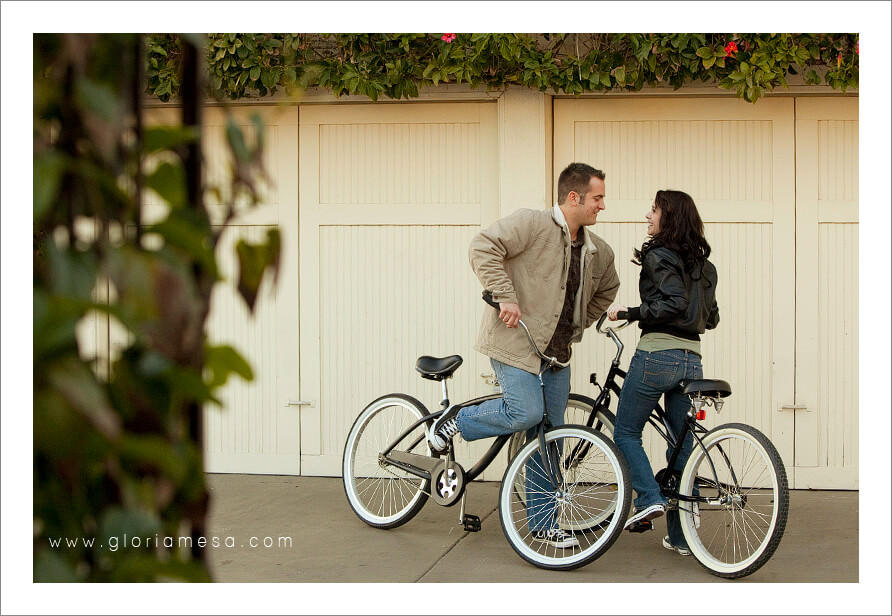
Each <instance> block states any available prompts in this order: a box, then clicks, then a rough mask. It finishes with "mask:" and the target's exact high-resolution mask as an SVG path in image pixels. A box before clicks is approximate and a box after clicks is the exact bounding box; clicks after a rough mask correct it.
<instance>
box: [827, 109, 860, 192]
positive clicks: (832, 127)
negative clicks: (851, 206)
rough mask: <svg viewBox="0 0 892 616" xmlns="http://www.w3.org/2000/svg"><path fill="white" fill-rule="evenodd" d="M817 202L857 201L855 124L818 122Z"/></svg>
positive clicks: (834, 121)
mask: <svg viewBox="0 0 892 616" xmlns="http://www.w3.org/2000/svg"><path fill="white" fill-rule="evenodd" d="M818 169H819V172H818V199H819V200H821V201H857V200H858V122H857V121H843V120H824V121H821V122H818Z"/></svg>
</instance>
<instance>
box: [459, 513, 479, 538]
mask: <svg viewBox="0 0 892 616" xmlns="http://www.w3.org/2000/svg"><path fill="white" fill-rule="evenodd" d="M461 525H462V526H463V527H464V529H465V530H466V531H468V532H469V533H476V532H478V531H479V530H480V517H479V516H476V515H471V514H469V513H466V514H465V515H463V516H462V519H461Z"/></svg>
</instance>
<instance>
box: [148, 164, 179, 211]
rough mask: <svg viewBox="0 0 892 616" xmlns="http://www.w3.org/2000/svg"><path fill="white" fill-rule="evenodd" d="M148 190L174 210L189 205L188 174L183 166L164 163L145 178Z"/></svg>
mask: <svg viewBox="0 0 892 616" xmlns="http://www.w3.org/2000/svg"><path fill="white" fill-rule="evenodd" d="M145 185H146V188H151V189H152V190H153V191H155V192H156V193H157V194H158V196H159V197H161V198H162V199H163V200H164V201H165V202H167V203H168V204H170V206H171V207H172V208H175V209H176V208H182V207H185V206H186V205H187V195H186V172H185V171H184V170H183V167H182V166H181V165H178V164H177V165H174V164H171V163H169V162H163V163H161V164H159V165H158V167H157V168H155V170H154V171H153V172H152V173H150V174H149V175H147V176H146V178H145Z"/></svg>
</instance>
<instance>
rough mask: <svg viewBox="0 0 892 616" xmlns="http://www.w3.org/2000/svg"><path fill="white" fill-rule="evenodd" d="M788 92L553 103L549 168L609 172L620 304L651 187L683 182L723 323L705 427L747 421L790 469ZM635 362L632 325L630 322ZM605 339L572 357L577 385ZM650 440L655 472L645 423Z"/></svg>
mask: <svg viewBox="0 0 892 616" xmlns="http://www.w3.org/2000/svg"><path fill="white" fill-rule="evenodd" d="M793 131H794V126H793V100H792V99H768V100H761V101H759V104H757V105H752V104H748V103H745V102H743V101H738V100H730V99H727V100H696V99H659V100H656V99H637V100H628V99H625V100H616V99H612V100H597V101H596V100H558V101H555V169H556V170H557V169H559V168H562V167H563V166H564V165H566V164H567V163H568V162H570V161H572V160H581V161H584V162H588V163H590V164H592V165H594V166H595V167H598V168H600V169H603V170H604V171H605V172H606V174H607V180H606V186H607V200H606V201H607V210H606V211H605V212H603V213H602V214H601V215H600V217H599V222H598V225H597V227H596V229H595V231H596V232H597V233H598V234H600V235H601V236H602V237H603V238H604V239H605V240H607V242H608V243H610V245H611V246H613V248H614V251H615V252H616V255H617V266H618V271H619V274H620V280H621V281H622V287H621V288H620V292H619V295H618V301H621V302H628V303H630V304H633V303H637V302H638V301H639V297H638V273H639V269H638V268H637V267H636V266H634V265H633V264H631V263H630V259H631V257H632V249H633V248H634V247H637V246H640V245H641V243H642V242H643V241H644V239H646V233H645V232H646V225H645V222H644V215H645V212H646V211H647V209H648V208H649V207H650V205H651V203H652V202H653V196H654V193H655V192H656V191H657V190H659V189H663V188H671V189H678V190H683V191H685V192H687V193H689V194H690V195H691V196H692V197H693V198H694V200H695V201H696V203H697V205H698V208H699V210H700V213H701V215H702V216H703V219H704V221H705V223H706V233H707V239H708V240H709V242H710V244H711V246H712V247H713V254H712V257H711V259H712V261H713V262H714V263H715V265H716V268H717V269H718V273H719V286H718V290H717V296H718V301H719V310H720V316H721V323H720V325H719V327H718V328H717V329H716V330H714V331H713V332H710V333H707V334H706V335H705V336H704V338H703V352H704V362H703V363H704V373H705V375H707V376H714V377H719V378H724V379H727V380H728V381H729V382H730V383H731V388H732V390H733V392H734V393H733V395H732V397H731V398H730V399H729V400H728V403H727V404H726V405H725V408H724V409H723V410H722V413H721V415H716V413H715V412H714V411H713V412H711V413H710V412H708V413H707V419H706V425H707V426H710V427H711V426H715V425H719V424H722V423H727V422H731V421H740V422H744V423H748V424H751V425H753V426H756V427H757V428H759V429H760V430H762V431H763V432H764V433H765V434H766V435H767V436H768V437H769V438H770V439H771V440H772V441H773V442H774V443H775V445H776V446H777V448H778V450H779V451H780V453H781V456H782V457H783V460H784V462H785V464H786V465H787V467H788V470H790V471H792V466H793V460H794V457H793V456H794V451H793V442H794V430H793V429H794V426H793V415H792V413H780V412H778V409H780V408H781V407H782V406H784V405H787V404H791V403H792V401H793V400H794V397H793V396H794V384H793V376H794V375H793V367H794V331H795V313H794V306H795V293H794V289H795V267H794V259H795V253H794V249H793V247H794V244H793V240H794V212H795V193H794V188H795V181H794V177H795V175H794V171H795V169H794V150H793V147H794V141H793V137H794V136H793ZM624 333H625V341H626V343H627V350H626V352H625V354H624V357H623V365H624V366H627V365H628V362H629V360H630V359H631V356H632V353H633V350H634V348H635V344H636V343H637V338H638V329H637V328H629V329H627V330H625V332H624ZM612 350H613V349H612V344H610V343H609V341H608V340H607V339H606V338H594V337H593V336H591V337H589V340H588V342H587V344H586V345H585V351H584V352H583V353H580V354H579V355H580V356H579V357H577V360H576V361H577V366H580V367H582V369H578V370H576V374H575V379H574V388H575V389H576V390H577V391H582V390H583V389H581V388H586V387H588V388H589V389H591V386H588V385H586V380H587V379H586V378H585V377H586V375H587V373H588V372H591V371H598V372H606V368H607V366H608V361H609V359H608V356H607V353H606V351H612ZM645 447H646V449H647V451H648V454H649V456H650V458H651V461H652V462H653V466H654V470H657V469H659V468H662V466H665V457H664V456H665V445H664V443H663V441H662V440H661V439H659V437H658V436H656V434H655V432H654V431H653V430H652V429H647V430H645Z"/></svg>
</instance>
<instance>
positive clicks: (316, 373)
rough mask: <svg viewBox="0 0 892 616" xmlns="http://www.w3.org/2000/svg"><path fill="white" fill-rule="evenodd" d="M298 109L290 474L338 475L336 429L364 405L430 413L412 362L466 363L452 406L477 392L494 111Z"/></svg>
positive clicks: (481, 106)
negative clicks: (407, 402) (455, 359)
mask: <svg viewBox="0 0 892 616" xmlns="http://www.w3.org/2000/svg"><path fill="white" fill-rule="evenodd" d="M300 113H301V115H300V263H301V274H300V330H301V331H300V339H301V347H300V351H301V362H300V365H301V371H300V384H301V398H302V399H303V400H305V401H307V402H308V403H309V404H308V405H307V406H304V407H302V408H301V411H300V413H301V472H302V474H304V475H340V473H341V471H340V462H341V455H342V451H343V447H344V442H345V440H346V437H347V432H348V431H349V429H350V427H351V426H352V424H353V421H354V420H355V418H356V417H357V415H358V414H359V412H360V411H361V410H362V409H363V407H365V405H366V404H368V403H369V402H371V401H372V400H373V399H375V398H377V397H378V396H381V395H383V394H385V393H390V392H394V391H397V392H404V393H408V394H410V395H412V396H415V397H416V398H418V399H419V400H421V401H423V402H424V403H425V404H426V405H427V406H428V407H429V409H430V410H436V409H437V408H438V403H439V401H440V398H441V396H440V388H439V386H438V384H437V383H434V382H432V381H425V380H422V379H421V378H420V376H419V375H418V373H417V372H416V371H415V369H414V366H415V360H416V358H418V357H419V356H420V355H424V354H429V355H439V356H445V355H451V354H456V353H457V354H460V355H462V356H463V357H464V360H465V362H464V364H463V365H462V367H461V368H459V370H458V372H457V375H456V378H454V379H452V381H451V382H450V397H451V399H452V401H459V400H462V399H465V398H468V397H471V396H475V395H480V394H483V393H488V391H487V387H486V385H485V383H484V382H483V380H482V379H481V377H480V375H481V373H483V372H486V371H487V370H488V368H489V366H488V364H487V363H486V360H485V358H483V357H482V356H480V355H479V354H478V353H475V352H474V351H473V348H472V345H473V342H474V340H475V338H476V333H477V323H478V321H479V317H480V314H481V313H482V310H483V308H484V304H483V303H482V302H481V301H480V299H479V297H480V293H479V283H478V282H477V280H476V278H475V277H474V275H473V273H472V272H471V269H470V267H469V265H468V261H467V248H468V243H469V242H470V240H471V238H472V237H473V235H474V234H475V233H477V232H478V230H479V229H480V227H481V225H482V224H488V223H489V222H491V221H492V220H493V219H494V218H495V216H496V214H497V212H498V202H497V199H498V186H497V182H498V180H497V177H498V169H497V163H496V160H497V139H496V134H497V133H496V105H495V104H494V103H456V104H438V103H418V104H399V105H396V104H389V105H388V104H378V105H319V106H303V107H301V111H300ZM296 314H297V313H296V312H295V316H296ZM486 444H487V445H488V443H486ZM480 447H482V445H479V444H475V445H474V447H469V446H467V445H465V446H464V447H463V450H462V452H461V456H460V457H459V460H460V461H464V459H470V457H471V456H473V455H474V454H475V453H476V452H477V451H479V449H480ZM497 470H498V469H494V472H496V471H497Z"/></svg>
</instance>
